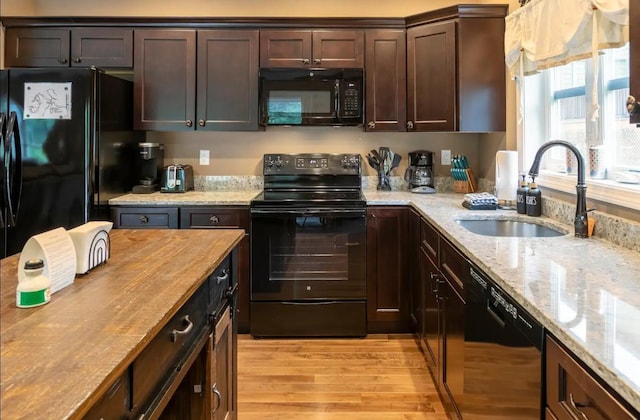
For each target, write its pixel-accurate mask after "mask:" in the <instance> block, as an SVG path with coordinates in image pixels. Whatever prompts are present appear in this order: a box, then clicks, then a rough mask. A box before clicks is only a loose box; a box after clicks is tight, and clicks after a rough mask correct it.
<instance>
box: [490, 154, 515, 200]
mask: <svg viewBox="0 0 640 420" xmlns="http://www.w3.org/2000/svg"><path fill="white" fill-rule="evenodd" d="M517 189H518V152H517V151H514V150H498V151H497V152H496V184H495V187H494V195H495V196H496V198H497V199H498V207H499V208H501V209H507V210H515V209H516V191H517Z"/></svg>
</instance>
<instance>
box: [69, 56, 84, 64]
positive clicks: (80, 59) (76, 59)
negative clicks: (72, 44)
mask: <svg viewBox="0 0 640 420" xmlns="http://www.w3.org/2000/svg"><path fill="white" fill-rule="evenodd" d="M71 61H73V62H74V63H82V57H74V58H72V59H71Z"/></svg>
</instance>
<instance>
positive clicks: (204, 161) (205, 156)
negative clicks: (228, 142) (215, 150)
mask: <svg viewBox="0 0 640 420" xmlns="http://www.w3.org/2000/svg"><path fill="white" fill-rule="evenodd" d="M200 165H203V166H209V151H208V150H200Z"/></svg>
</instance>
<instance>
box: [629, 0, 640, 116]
mask: <svg viewBox="0 0 640 420" xmlns="http://www.w3.org/2000/svg"><path fill="white" fill-rule="evenodd" d="M629 22H632V23H631V24H630V25H629V40H630V42H629V54H630V63H631V64H630V72H629V93H630V94H631V95H633V96H635V98H636V100H638V101H640V4H639V3H638V2H637V1H631V2H629ZM630 122H632V123H636V124H640V113H636V114H634V115H632V116H631V119H630Z"/></svg>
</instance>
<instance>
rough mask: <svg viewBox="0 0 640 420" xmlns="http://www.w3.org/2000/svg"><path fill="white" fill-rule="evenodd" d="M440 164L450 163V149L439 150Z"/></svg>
mask: <svg viewBox="0 0 640 420" xmlns="http://www.w3.org/2000/svg"><path fill="white" fill-rule="evenodd" d="M440 164H441V165H451V150H441V151H440Z"/></svg>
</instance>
